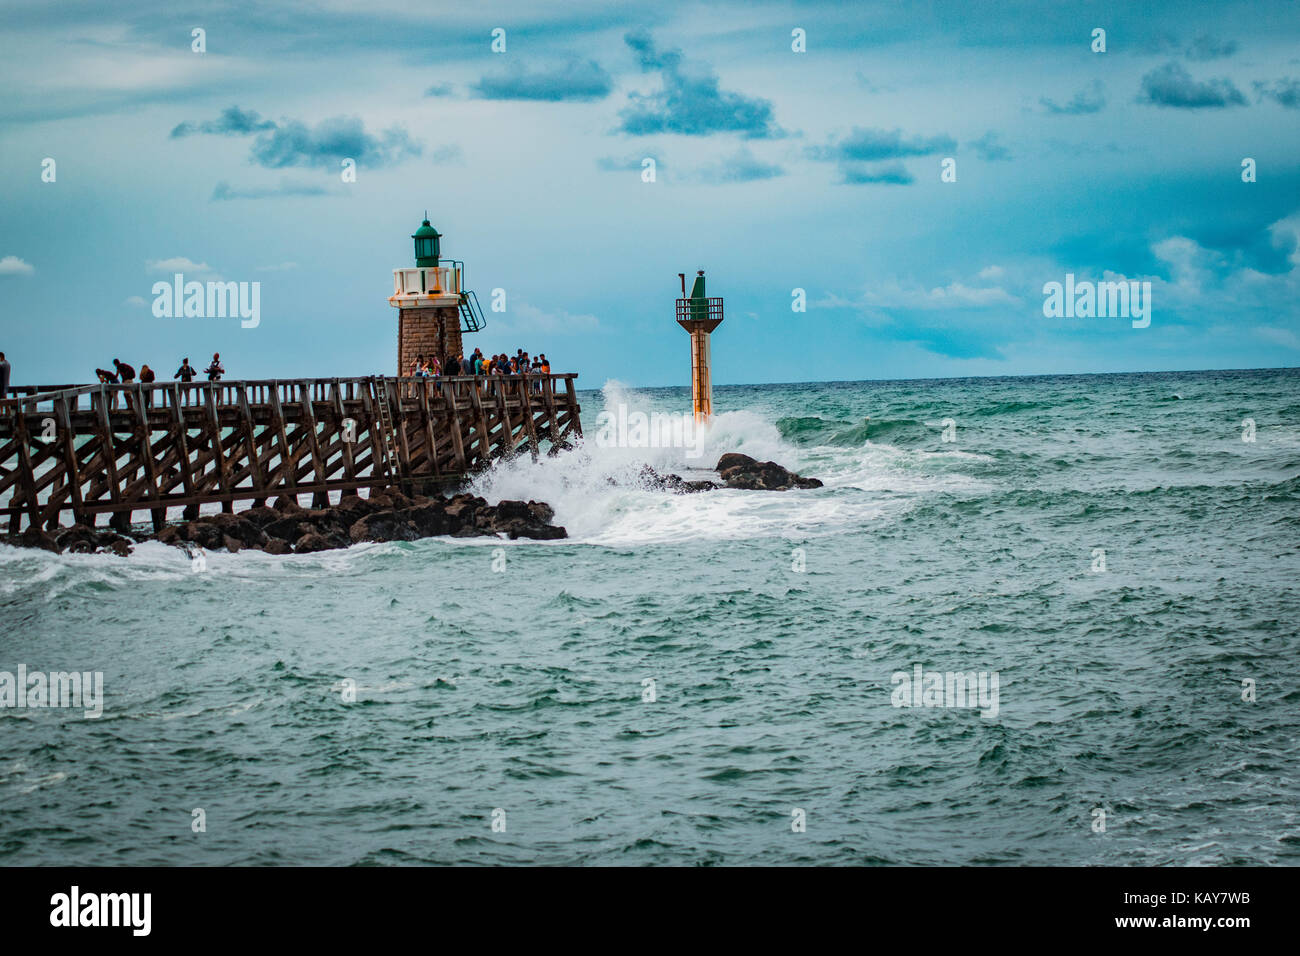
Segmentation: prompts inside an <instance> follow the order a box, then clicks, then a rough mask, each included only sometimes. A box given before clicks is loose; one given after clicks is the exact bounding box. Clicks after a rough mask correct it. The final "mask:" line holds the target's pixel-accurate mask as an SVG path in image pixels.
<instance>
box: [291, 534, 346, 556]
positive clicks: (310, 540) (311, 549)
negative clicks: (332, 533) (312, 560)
mask: <svg viewBox="0 0 1300 956" xmlns="http://www.w3.org/2000/svg"><path fill="white" fill-rule="evenodd" d="M336 547H338V545H337V544H335V543H333V542H332V541H330V540H329V539H328V538H326V537H325V536H324V535H322V534H317V533H315V532H314V531H313V532H308V533H307V534H304V535H303V536H302V537H301V538H299V539H298V541H297V542H296V543H295V544H294V546H293V550H294V552H295V553H297V554H314V553H315V552H317V551H329V550H331V549H333V548H336Z"/></svg>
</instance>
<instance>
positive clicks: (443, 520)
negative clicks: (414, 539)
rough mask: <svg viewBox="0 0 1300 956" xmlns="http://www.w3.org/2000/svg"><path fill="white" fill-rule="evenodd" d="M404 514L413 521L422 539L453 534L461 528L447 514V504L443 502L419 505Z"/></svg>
mask: <svg viewBox="0 0 1300 956" xmlns="http://www.w3.org/2000/svg"><path fill="white" fill-rule="evenodd" d="M404 514H405V515H406V516H407V517H408V518H410V519H411V521H412V523H413V524H414V525H415V529H416V530H417V531H419V532H420V537H422V538H432V537H435V536H437V535H444V534H451V533H452V532H453V531H455V530H456V529H457V528H458V527H460V524H459V522H458V521H456V520H454V519H453V518H452V517H451V516H450V515H448V514H447V507H446V502H442V501H431V502H429V503H428V504H424V505H417V506H416V507H414V508H410V509H408V510H407V511H405V512H404Z"/></svg>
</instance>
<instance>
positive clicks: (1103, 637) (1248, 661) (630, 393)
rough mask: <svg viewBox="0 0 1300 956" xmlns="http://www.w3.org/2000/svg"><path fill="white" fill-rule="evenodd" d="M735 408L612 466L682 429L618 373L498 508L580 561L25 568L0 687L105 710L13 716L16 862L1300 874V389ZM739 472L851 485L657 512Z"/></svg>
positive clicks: (10, 837)
mask: <svg viewBox="0 0 1300 956" xmlns="http://www.w3.org/2000/svg"><path fill="white" fill-rule="evenodd" d="M715 402H716V406H717V408H718V409H719V411H720V414H719V415H718V417H717V419H716V421H715V423H714V426H713V429H712V430H711V431H710V432H709V434H708V435H707V436H706V437H705V439H704V445H703V448H702V449H701V454H700V456H699V457H690V458H688V457H686V451H684V450H683V449H681V448H667V449H663V448H658V449H635V448H609V447H601V446H600V445H598V443H597V442H596V440H595V438H594V435H595V432H596V428H595V424H596V415H597V413H598V412H599V411H600V410H601V408H602V407H603V406H605V405H608V406H609V407H611V408H612V407H615V406H617V405H618V404H620V403H622V404H625V405H626V406H627V407H628V408H631V409H634V410H644V411H647V412H648V411H651V410H661V411H677V410H680V409H682V408H683V407H685V405H686V404H687V399H686V393H685V391H684V390H680V389H659V390H643V391H636V390H630V389H624V388H620V387H619V386H617V385H616V384H614V383H611V384H609V385H608V386H607V387H606V388H605V390H604V391H603V393H586V394H584V395H583V403H584V415H583V418H584V422H585V423H586V426H587V433H588V441H587V442H586V444H585V445H584V446H583V447H581V448H579V449H577V450H576V451H574V452H572V453H570V454H566V455H561V456H559V457H558V458H555V459H549V460H543V461H542V462H540V463H537V464H534V463H531V462H529V461H527V460H523V461H516V462H513V463H510V464H507V465H504V466H502V467H500V468H499V469H498V470H497V471H496V472H495V473H493V474H492V475H489V476H486V477H485V478H482V479H480V480H479V482H478V488H479V490H480V492H481V493H483V494H485V495H486V496H487V497H488V498H489V499H490V500H496V499H499V498H501V497H509V498H514V497H533V498H537V499H542V500H546V501H549V502H551V503H552V504H553V505H554V506H555V507H556V510H557V521H558V522H559V523H561V524H564V525H566V526H567V527H568V529H569V531H570V534H571V536H572V537H571V538H570V539H569V540H567V541H560V542H545V543H536V542H506V541H497V540H474V539H470V540H464V539H461V540H442V539H434V540H426V541H420V542H414V543H397V544H374V545H363V546H358V547H354V548H352V549H350V550H348V551H342V552H324V553H320V554H314V555H303V556H286V557H272V556H268V555H263V554H258V553H248V552H244V553H241V554H238V555H228V554H224V553H215V554H210V555H208V556H207V559H206V560H207V566H206V570H204V571H201V572H196V571H194V570H192V567H191V564H190V562H189V560H188V558H186V556H185V555H184V554H182V553H181V552H179V551H175V550H172V549H167V548H164V547H162V546H159V545H153V544H146V545H143V546H141V547H139V548H138V549H137V551H136V553H135V554H133V555H132V556H131V557H130V558H128V559H125V560H123V559H118V558H114V557H110V556H79V555H65V556H53V555H49V554H46V553H43V552H19V551H15V550H13V549H9V548H4V547H0V589H2V600H3V608H4V621H5V625H6V626H5V628H4V636H3V638H2V639H0V670H9V671H13V670H15V669H16V667H17V665H18V664H20V663H23V664H26V665H27V667H28V668H29V670H69V669H74V668H75V669H77V670H88V671H94V670H99V671H102V672H103V673H104V683H105V705H104V706H105V710H104V715H103V716H102V717H101V718H99V719H98V720H88V719H85V718H84V717H82V716H81V712H80V711H66V710H42V711H32V710H25V711H17V710H7V711H5V710H0V741H3V750H2V752H0V862H3V863H6V864H16V863H60V864H149V863H165V864H174V863H183V864H232V863H235V864H394V863H477V864H494V863H572V864H792V863H819V864H880V863H900V864H933V863H1042V864H1174V865H1211V864H1259V863H1281V864H1295V863H1297V862H1298V861H1300V825H1298V823H1297V807H1298V806H1300V772H1298V771H1297V767H1298V766H1300V742H1298V740H1297V736H1298V733H1297V724H1298V723H1300V721H1298V720H1297V718H1298V716H1300V706H1298V705H1300V689H1298V688H1300V653H1298V652H1300V639H1298V638H1297V634H1296V627H1297V624H1296V622H1297V620H1300V594H1298V591H1297V579H1298V577H1300V576H1298V575H1297V568H1298V566H1300V560H1298V558H1300V555H1298V553H1297V531H1298V530H1300V508H1298V503H1300V502H1298V499H1300V477H1298V476H1300V424H1297V423H1300V373H1297V372H1296V371H1267V372H1214V373H1188V374H1149V375H1114V376H1079V377H1043V378H1017V379H971V380H946V381H914V382H873V383H832V384H818V385H789V386H743V387H731V388H720V389H718V390H717V393H716V395H715ZM1247 418H1250V419H1253V421H1254V422H1255V425H1256V433H1255V438H1256V440H1255V441H1254V442H1245V441H1243V440H1242V435H1243V420H1244V419H1247ZM946 419H951V425H950V426H949V427H948V428H947V431H948V434H949V435H950V436H951V437H953V438H954V439H955V440H954V441H944V440H943V438H944V431H945V420H946ZM730 450H739V451H743V452H746V453H748V454H752V455H755V456H756V457H760V458H773V459H775V460H777V461H779V462H781V463H782V464H785V465H788V466H790V467H791V468H794V469H795V470H797V471H799V472H800V473H802V474H805V475H812V476H816V477H819V478H821V479H823V481H825V487H824V488H821V489H818V490H814V491H797V492H785V493H763V492H746V491H720V492H713V493H709V494H703V495H687V496H675V495H671V494H666V493H662V492H655V491H649V490H645V489H644V488H642V487H640V485H639V484H638V479H637V472H638V471H639V469H640V466H641V465H642V464H644V463H647V462H648V463H651V464H653V465H654V467H656V468H658V469H659V470H661V471H676V472H678V473H679V474H686V475H690V476H691V477H700V475H696V474H693V472H692V469H697V468H699V467H701V466H704V467H707V466H708V465H710V464H711V463H712V461H713V460H716V456H717V454H718V453H720V452H721V451H730ZM1099 550H1101V551H1104V555H1102V557H1104V562H1105V570H1104V571H1102V570H1099V569H1097V568H1098V560H1099V558H1098V552H1099ZM800 563H801V564H802V567H803V570H801V571H796V570H794V567H795V566H796V564H800ZM916 664H920V665H922V666H923V667H924V668H925V669H926V670H927V671H929V670H935V671H962V672H968V671H975V672H987V673H996V674H997V675H998V678H999V685H998V686H999V690H998V712H997V714H996V716H994V717H985V716H981V714H980V712H979V711H978V710H976V709H971V708H962V707H931V708H922V707H912V708H907V707H896V706H893V701H892V699H891V698H892V691H893V690H894V682H893V680H892V675H894V674H895V673H896V672H904V673H909V674H910V673H911V672H912V669H913V667H914V665H916ZM1247 679H1249V680H1253V681H1254V682H1255V687H1256V695H1257V699H1256V700H1255V701H1254V702H1247V701H1243V700H1242V696H1243V692H1242V686H1243V685H1242V682H1243V680H1247ZM647 680H652V681H653V682H654V685H653V687H654V696H655V700H653V701H647V700H644V699H643V695H645V694H646V693H647V685H646V684H645V683H644V682H645V681H647ZM347 681H352V682H355V688H356V691H355V693H356V700H355V702H345V701H344V699H343V698H344V693H345V690H346V689H347V688H348V687H349V686H352V685H349V684H347V683H346V682H347ZM195 809H202V810H203V811H204V814H205V815H206V831H205V832H201V833H195V832H193V830H192V826H191V823H192V820H193V819H194V816H193V811H194V810H195ZM796 809H797V810H800V811H802V812H803V814H804V819H805V820H806V832H795V831H794V829H792V825H791V824H792V820H794V819H795V818H796V813H795V811H796ZM494 810H500V811H503V814H497V815H496V819H497V820H498V821H502V820H503V821H504V826H505V829H504V832H502V831H500V830H499V829H498V830H496V831H494V829H493V826H492V824H493V819H494V815H493V812H494ZM1097 810H1101V811H1104V813H1105V830H1104V832H1094V830H1093V826H1094V823H1095V821H1097V820H1098V819H1099V818H1098V816H1097V814H1096V812H1095V811H1097Z"/></svg>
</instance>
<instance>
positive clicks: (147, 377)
mask: <svg viewBox="0 0 1300 956" xmlns="http://www.w3.org/2000/svg"><path fill="white" fill-rule="evenodd" d="M155 378H156V376H155V375H154V373H153V369H151V368H150V367H149V363H147V362H146V363H145V364H143V365H141V366H140V384H141V385H152V384H153V383H154V379H155ZM144 407H145V408H153V389H151V388H147V389H145V390H144Z"/></svg>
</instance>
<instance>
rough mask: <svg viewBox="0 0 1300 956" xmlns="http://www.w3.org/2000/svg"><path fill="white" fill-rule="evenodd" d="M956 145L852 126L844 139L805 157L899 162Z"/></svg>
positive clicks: (944, 140)
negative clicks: (851, 129) (891, 160)
mask: <svg viewBox="0 0 1300 956" xmlns="http://www.w3.org/2000/svg"><path fill="white" fill-rule="evenodd" d="M956 148H957V142H956V140H954V139H953V138H952V137H951V136H946V135H943V134H940V135H938V136H929V137H926V136H906V137H905V136H904V135H903V131H902V130H901V129H894V130H887V129H863V128H862V127H859V126H855V127H853V131H852V132H851V133H849V135H848V136H846V137H845V138H843V139H841V140H838V141H836V142H832V143H829V144H827V145H826V146H813V147H810V148H809V149H808V151H807V152H808V155H809V156H810V157H811V158H813V159H827V160H838V161H840V162H876V161H879V160H883V159H902V158H905V157H908V156H929V155H932V154H934V153H939V152H946V153H951V152H953V151H954V150H955V149H956Z"/></svg>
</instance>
